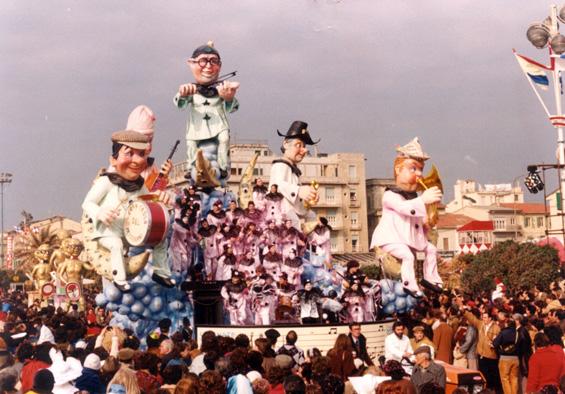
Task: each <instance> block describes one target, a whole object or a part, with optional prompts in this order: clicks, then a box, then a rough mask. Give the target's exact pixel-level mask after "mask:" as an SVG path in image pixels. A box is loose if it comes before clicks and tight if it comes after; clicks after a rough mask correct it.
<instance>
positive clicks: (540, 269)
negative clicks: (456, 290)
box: [461, 241, 560, 293]
mask: <svg viewBox="0 0 565 394" xmlns="http://www.w3.org/2000/svg"><path fill="white" fill-rule="evenodd" d="M462 260H463V261H464V262H465V265H466V268H465V269H464V271H463V273H462V275H461V285H462V287H463V290H465V291H469V292H472V293H479V292H482V291H488V292H491V291H492V290H494V288H495V286H496V285H495V282H494V279H495V278H499V279H500V280H502V282H503V283H504V285H505V286H506V287H507V288H508V289H509V290H511V291H516V290H518V289H520V288H522V287H526V288H532V287H533V286H536V285H537V286H538V287H540V288H547V287H548V286H549V284H550V283H551V282H552V281H554V280H556V279H558V277H559V267H560V263H559V258H558V256H557V250H555V249H554V248H552V247H551V246H547V245H546V246H538V245H535V244H533V243H520V244H519V243H516V242H514V241H505V242H501V243H497V244H495V245H494V247H493V248H492V249H490V250H485V251H483V252H479V253H477V254H476V255H465V256H463V257H462Z"/></svg>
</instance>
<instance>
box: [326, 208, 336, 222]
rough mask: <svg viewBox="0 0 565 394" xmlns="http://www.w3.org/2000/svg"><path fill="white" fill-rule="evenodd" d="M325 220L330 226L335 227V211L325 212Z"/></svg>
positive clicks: (333, 209) (332, 209)
mask: <svg viewBox="0 0 565 394" xmlns="http://www.w3.org/2000/svg"><path fill="white" fill-rule="evenodd" d="M326 218H327V219H328V222H329V224H330V225H335V222H336V220H337V209H335V208H331V209H328V210H327V212H326Z"/></svg>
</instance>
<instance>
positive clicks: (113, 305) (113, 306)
mask: <svg viewBox="0 0 565 394" xmlns="http://www.w3.org/2000/svg"><path fill="white" fill-rule="evenodd" d="M106 309H107V310H109V311H110V312H115V311H117V310H118V304H116V303H115V302H109V303H108V304H107V305H106Z"/></svg>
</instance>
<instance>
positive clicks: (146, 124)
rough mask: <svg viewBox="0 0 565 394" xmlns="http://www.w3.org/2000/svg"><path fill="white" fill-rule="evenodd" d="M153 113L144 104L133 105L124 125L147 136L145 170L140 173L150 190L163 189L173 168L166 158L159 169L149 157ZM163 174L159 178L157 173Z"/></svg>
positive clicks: (153, 120)
mask: <svg viewBox="0 0 565 394" xmlns="http://www.w3.org/2000/svg"><path fill="white" fill-rule="evenodd" d="M155 120H156V117H155V114H154V113H153V111H152V110H151V108H149V107H148V106H146V105H138V106H137V107H135V108H134V109H133V110H132V111H131V112H130V114H129V116H128V122H127V125H126V130H133V131H137V132H139V133H141V134H144V135H146V136H147V137H148V144H149V146H148V148H147V152H146V154H147V166H146V168H145V170H144V171H143V172H142V173H141V176H143V179H144V180H145V186H146V187H147V189H149V190H150V191H155V190H165V189H166V188H167V184H168V175H169V173H170V172H171V169H172V168H173V162H172V161H171V160H170V159H168V160H166V161H165V162H164V163H163V165H162V166H161V169H160V170H159V169H158V168H157V167H156V166H155V164H154V163H155V158H154V157H150V156H149V155H150V154H151V151H152V150H153V136H154V134H155V131H154V130H155ZM160 173H161V174H163V177H162V178H161V179H160V180H159V181H158V182H157V180H158V179H159V178H158V176H159V174H160Z"/></svg>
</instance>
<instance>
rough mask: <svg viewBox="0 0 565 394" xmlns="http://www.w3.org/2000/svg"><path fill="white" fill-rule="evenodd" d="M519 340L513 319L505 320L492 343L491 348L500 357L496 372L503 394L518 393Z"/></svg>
mask: <svg viewBox="0 0 565 394" xmlns="http://www.w3.org/2000/svg"><path fill="white" fill-rule="evenodd" d="M520 340H521V338H520V335H519V333H518V331H517V330H516V322H515V321H514V320H513V319H506V326H505V327H504V328H503V329H502V331H500V333H499V334H498V335H497V336H496V338H494V341H493V342H492V346H494V348H495V349H496V350H497V352H498V355H499V356H500V359H499V360H498V371H499V373H500V381H501V383H502V390H503V391H504V394H514V393H517V392H518V374H519V369H520V361H519V359H518V349H519V348H520V347H521V346H522V344H521V343H520Z"/></svg>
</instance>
